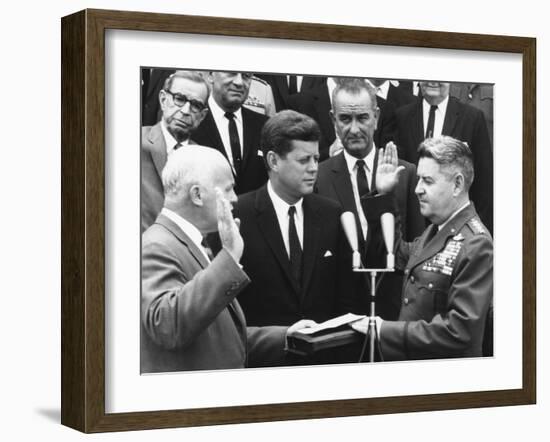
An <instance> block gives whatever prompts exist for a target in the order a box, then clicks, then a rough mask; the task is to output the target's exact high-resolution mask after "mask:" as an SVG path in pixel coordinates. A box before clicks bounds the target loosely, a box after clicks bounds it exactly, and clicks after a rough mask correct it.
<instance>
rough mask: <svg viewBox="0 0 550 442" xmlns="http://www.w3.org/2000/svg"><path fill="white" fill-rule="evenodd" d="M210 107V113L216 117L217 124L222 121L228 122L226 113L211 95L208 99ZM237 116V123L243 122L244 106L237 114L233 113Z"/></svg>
mask: <svg viewBox="0 0 550 442" xmlns="http://www.w3.org/2000/svg"><path fill="white" fill-rule="evenodd" d="M208 107H209V108H210V112H212V116H213V117H214V120H215V121H216V122H220V121H226V122H227V121H228V120H227V118H225V111H224V110H223V109H222V108H221V107H220V106H219V104H218V103H216V100H214V97H212V95H210V97H208ZM233 114H234V115H235V122H237V121H238V122H241V121H242V120H243V117H242V106H241V107H239V109H237V110H236V111H235V112H233Z"/></svg>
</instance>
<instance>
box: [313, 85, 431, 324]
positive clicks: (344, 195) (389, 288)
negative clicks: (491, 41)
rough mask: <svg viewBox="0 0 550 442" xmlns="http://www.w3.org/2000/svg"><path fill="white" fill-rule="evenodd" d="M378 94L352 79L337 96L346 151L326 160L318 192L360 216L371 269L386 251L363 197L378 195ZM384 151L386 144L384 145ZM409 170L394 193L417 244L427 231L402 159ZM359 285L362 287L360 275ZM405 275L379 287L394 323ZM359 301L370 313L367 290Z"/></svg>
mask: <svg viewBox="0 0 550 442" xmlns="http://www.w3.org/2000/svg"><path fill="white" fill-rule="evenodd" d="M376 103H377V98H376V95H375V90H374V88H373V86H372V85H371V84H370V83H367V82H365V81H364V80H363V79H347V80H346V81H343V82H342V83H340V84H339V85H338V86H337V87H336V89H335V90H334V93H333V102H332V111H331V117H332V121H333V124H334V128H335V131H336V133H337V134H338V137H339V138H340V140H341V142H342V144H343V147H344V151H343V152H341V153H339V154H338V155H336V156H333V157H331V158H330V159H328V160H326V161H324V162H323V163H321V164H320V166H319V176H318V179H317V185H316V187H317V191H318V192H319V194H320V195H323V196H326V197H328V198H331V199H333V200H335V201H337V202H338V203H339V204H340V205H341V206H342V208H343V210H344V211H350V212H352V213H353V214H354V215H355V220H356V224H357V232H358V236H359V248H360V251H361V254H362V256H363V261H364V262H363V263H364V265H365V266H366V267H371V268H379V267H385V264H386V263H385V256H386V251H385V248H384V245H383V243H381V242H380V241H378V238H379V235H378V234H377V232H375V231H373V229H369V226H368V224H367V218H366V216H365V214H364V213H363V209H362V207H361V203H360V198H361V197H362V196H365V195H367V194H372V195H375V194H376V193H377V187H376V168H377V163H378V150H377V148H376V147H377V146H376V144H375V142H374V132H375V130H376V127H377V122H378V116H379V109H378V107H377V104H376ZM380 147H382V146H380ZM400 165H402V166H403V167H404V168H405V170H404V172H403V173H402V174H401V175H400V177H399V182H398V184H397V186H396V188H395V190H394V195H395V198H396V200H397V205H398V208H399V215H400V218H401V226H402V229H403V236H404V237H405V238H408V239H409V240H412V239H414V238H416V236H418V235H419V234H420V233H421V232H422V231H423V230H424V219H423V217H422V216H421V215H420V209H419V206H418V199H417V198H416V195H415V194H414V188H415V186H416V168H415V167H414V165H412V164H410V163H407V162H406V161H400ZM355 279H356V280H357V281H356V284H358V285H359V286H361V287H363V284H362V278H361V275H356V277H355ZM401 283H402V274H400V273H395V274H388V275H385V276H384V279H383V281H382V283H381V285H380V287H379V294H380V296H378V297H377V310H378V312H379V314H380V315H381V316H382V317H383V318H388V319H395V318H397V316H398V314H399V308H400V305H401V299H400V287H401ZM362 292H363V293H362V296H361V297H360V299H359V300H358V305H359V307H358V308H359V312H360V313H369V311H368V309H367V306H368V303H367V296H366V288H365V287H363V289H362Z"/></svg>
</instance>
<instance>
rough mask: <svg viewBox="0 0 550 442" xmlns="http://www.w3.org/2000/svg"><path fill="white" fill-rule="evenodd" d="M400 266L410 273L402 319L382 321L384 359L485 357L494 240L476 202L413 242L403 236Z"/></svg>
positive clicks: (403, 297)
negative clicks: (482, 219) (484, 348)
mask: <svg viewBox="0 0 550 442" xmlns="http://www.w3.org/2000/svg"><path fill="white" fill-rule="evenodd" d="M434 233H435V235H434V236H433V237H432V235H433V234H434ZM397 235H398V236H399V233H398V232H397ZM430 238H431V239H430ZM396 267H398V268H401V269H403V271H404V273H405V279H404V282H403V290H402V304H401V311H400V314H399V320H398V321H384V322H383V323H382V327H381V330H380V341H381V349H382V354H383V356H384V359H386V360H403V359H428V358H452V357H477V356H482V341H483V334H484V328H485V321H486V317H487V312H488V309H489V307H490V305H492V299H493V241H492V238H491V235H490V234H489V233H488V231H487V228H486V227H485V226H484V225H483V224H482V223H481V221H480V219H479V217H478V215H477V213H476V211H475V209H474V206H473V204H472V203H470V205H469V206H467V207H466V208H464V209H463V210H462V211H461V212H459V213H458V214H457V215H456V216H455V217H454V218H452V219H451V220H450V221H449V222H448V223H447V224H446V225H445V226H444V227H443V228H442V229H441V230H439V231H437V226H435V225H431V226H429V227H428V228H427V229H426V231H425V232H424V233H423V234H422V235H421V236H420V237H419V238H417V239H416V240H415V241H414V242H412V243H406V242H404V241H402V240H401V239H400V238H398V240H397V250H396Z"/></svg>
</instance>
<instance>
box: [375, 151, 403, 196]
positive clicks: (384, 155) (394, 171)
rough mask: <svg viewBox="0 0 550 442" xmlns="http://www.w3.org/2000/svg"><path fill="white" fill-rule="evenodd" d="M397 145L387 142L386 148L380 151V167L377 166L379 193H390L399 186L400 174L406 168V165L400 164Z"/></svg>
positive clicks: (377, 187)
mask: <svg viewBox="0 0 550 442" xmlns="http://www.w3.org/2000/svg"><path fill="white" fill-rule="evenodd" d="M397 164H398V158H397V147H396V146H395V144H394V143H392V142H391V141H390V142H389V143H388V144H386V149H380V150H379V152H378V167H377V168H376V189H377V190H378V192H379V193H381V194H384V193H390V192H392V191H393V189H395V186H397V182H398V181H399V174H400V173H401V171H402V170H405V167H404V166H398V165H397Z"/></svg>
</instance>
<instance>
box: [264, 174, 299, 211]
mask: <svg viewBox="0 0 550 442" xmlns="http://www.w3.org/2000/svg"><path fill="white" fill-rule="evenodd" d="M267 193H268V194H269V197H270V198H271V202H272V203H273V207H274V208H275V212H276V213H277V216H279V217H280V216H288V208H289V207H290V206H291V205H290V204H288V203H287V202H286V201H284V200H283V199H282V198H281V197H280V196H279V195H277V193H276V192H275V189H273V185H272V184H271V180H269V181H268V182H267ZM303 202H304V198H300V199H299V200H298V201H297V202H296V203H295V204H292V205H293V206H294V207H296V214H297V215H298V217H301V216H302V212H303V211H302V205H303Z"/></svg>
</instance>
